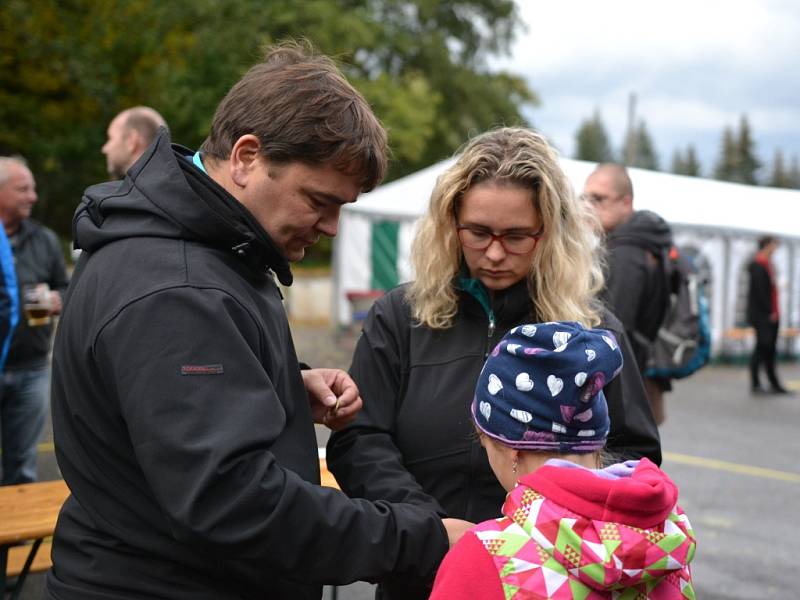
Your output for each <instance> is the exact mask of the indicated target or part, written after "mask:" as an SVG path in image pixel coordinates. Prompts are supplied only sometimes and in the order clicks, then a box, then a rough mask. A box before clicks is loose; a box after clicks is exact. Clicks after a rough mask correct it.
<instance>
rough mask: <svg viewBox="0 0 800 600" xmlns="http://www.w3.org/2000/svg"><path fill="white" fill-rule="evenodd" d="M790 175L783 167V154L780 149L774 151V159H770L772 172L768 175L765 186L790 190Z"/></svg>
mask: <svg viewBox="0 0 800 600" xmlns="http://www.w3.org/2000/svg"><path fill="white" fill-rule="evenodd" d="M792 183H793V182H792V179H791V174H790V172H789V170H788V169H787V168H786V166H785V165H784V161H783V152H782V151H781V149H780V148H776V149H775V157H774V158H773V159H772V172H771V173H770V176H769V180H768V182H767V185H769V186H771V187H779V188H791V187H793V185H792Z"/></svg>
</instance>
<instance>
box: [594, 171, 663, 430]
mask: <svg viewBox="0 0 800 600" xmlns="http://www.w3.org/2000/svg"><path fill="white" fill-rule="evenodd" d="M584 197H585V198H586V200H587V201H589V202H590V203H591V205H592V207H593V208H594V211H595V214H596V215H597V218H598V220H599V222H600V225H601V227H602V228H603V231H604V232H605V234H606V250H607V257H606V260H607V272H606V288H605V293H604V299H605V301H606V304H607V305H608V307H609V308H610V309H611V310H612V312H613V313H614V314H615V315H616V316H617V317H618V318H619V320H620V321H622V324H623V326H624V327H625V331H626V332H627V334H628V338H629V339H630V341H631V346H632V347H633V352H634V355H635V356H636V362H637V363H638V365H639V370H640V371H641V373H642V376H643V378H644V383H645V389H646V390H647V397H648V400H649V401H650V407H651V409H652V410H653V417H654V418H655V421H656V423H657V424H659V425H660V424H661V423H663V421H664V418H665V414H664V397H663V393H664V392H665V391H668V390H670V389H671V385H670V382H669V380H667V379H652V378H650V377H644V371H645V369H646V368H647V359H648V350H649V344H650V342H652V341H653V340H655V338H656V335H657V334H658V329H659V327H660V326H661V323H662V321H663V319H664V316H665V314H666V310H667V306H668V302H669V284H668V278H667V275H666V272H665V266H664V261H665V260H666V258H667V255H668V252H669V249H670V248H671V246H672V231H671V230H670V227H669V225H668V224H667V222H666V221H664V219H662V218H661V217H660V216H658V215H657V214H656V213H654V212H651V211H649V210H639V211H637V210H634V209H633V185H632V184H631V179H630V176H629V175H628V171H627V169H626V168H625V167H624V166H622V165H616V164H610V163H603V164H600V165H598V166H597V168H596V169H595V170H594V172H593V173H592V174H591V175H589V177H588V179H587V180H586V185H585V187H584Z"/></svg>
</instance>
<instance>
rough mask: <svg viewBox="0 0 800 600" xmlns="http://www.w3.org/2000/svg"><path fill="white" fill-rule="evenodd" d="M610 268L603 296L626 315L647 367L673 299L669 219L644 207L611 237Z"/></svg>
mask: <svg viewBox="0 0 800 600" xmlns="http://www.w3.org/2000/svg"><path fill="white" fill-rule="evenodd" d="M606 247H607V249H608V255H607V270H606V289H605V293H604V300H605V301H606V303H607V305H608V307H609V308H610V309H611V311H612V312H613V313H614V314H615V315H616V316H617V317H618V318H619V320H620V321H622V325H623V326H624V327H625V331H626V333H627V334H628V337H629V338H630V340H631V345H632V346H633V351H634V354H635V355H636V361H637V363H638V364H639V367H640V368H641V369H643V368H644V367H645V359H646V356H647V346H646V344H643V341H642V340H641V336H644V338H646V339H648V340H654V339H655V337H656V334H657V333H658V329H659V327H660V326H661V322H662V321H663V319H664V316H665V314H666V310H667V307H668V304H669V294H670V290H669V275H668V272H667V270H666V265H665V262H666V260H667V258H668V254H669V250H670V248H671V247H672V230H671V229H670V227H669V224H667V222H666V221H665V220H664V219H662V218H661V217H660V216H658V215H657V214H656V213H654V212H651V211H649V210H639V211H636V212H634V213H633V215H632V216H631V218H630V219H628V220H627V221H626V222H625V223H622V224H620V225H618V226H617V227H615V228H614V229H613V230H612V231H611V232H610V233H609V234H608V237H607V238H606Z"/></svg>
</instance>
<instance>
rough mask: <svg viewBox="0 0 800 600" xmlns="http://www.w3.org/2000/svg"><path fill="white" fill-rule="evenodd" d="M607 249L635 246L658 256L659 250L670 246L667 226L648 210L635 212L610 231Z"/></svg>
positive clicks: (669, 231) (670, 233)
mask: <svg viewBox="0 0 800 600" xmlns="http://www.w3.org/2000/svg"><path fill="white" fill-rule="evenodd" d="M606 243H607V245H608V247H609V248H614V247H616V246H623V245H635V246H640V247H642V248H646V249H647V250H650V251H651V252H653V254H655V255H656V256H659V255H660V254H661V250H663V249H664V248H667V249H668V248H670V247H671V246H672V230H671V229H670V227H669V224H668V223H667V222H666V221H665V220H664V219H662V218H661V217H660V216H658V215H657V214H656V213H654V212H651V211H649V210H637V211H636V212H634V213H633V215H632V216H631V218H630V219H628V220H627V221H625V222H624V223H622V224H620V225H618V226H617V227H615V228H614V229H613V230H611V231H610V232H609V234H608V236H607V238H606Z"/></svg>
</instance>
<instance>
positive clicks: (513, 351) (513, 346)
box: [506, 344, 521, 355]
mask: <svg viewBox="0 0 800 600" xmlns="http://www.w3.org/2000/svg"><path fill="white" fill-rule="evenodd" d="M517 348H521V346H520V344H509V345H508V346H506V351H507V352H508V353H509V354H514V355H516V353H517Z"/></svg>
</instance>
